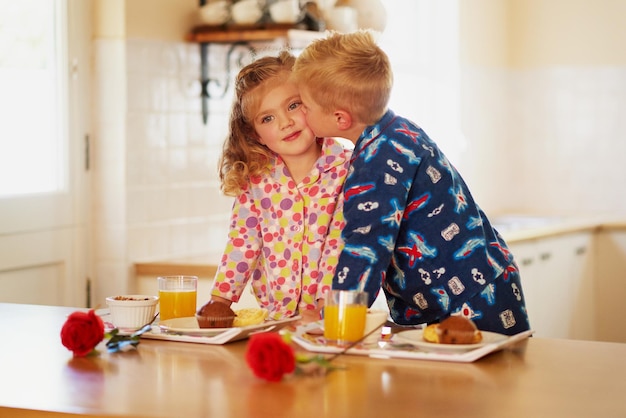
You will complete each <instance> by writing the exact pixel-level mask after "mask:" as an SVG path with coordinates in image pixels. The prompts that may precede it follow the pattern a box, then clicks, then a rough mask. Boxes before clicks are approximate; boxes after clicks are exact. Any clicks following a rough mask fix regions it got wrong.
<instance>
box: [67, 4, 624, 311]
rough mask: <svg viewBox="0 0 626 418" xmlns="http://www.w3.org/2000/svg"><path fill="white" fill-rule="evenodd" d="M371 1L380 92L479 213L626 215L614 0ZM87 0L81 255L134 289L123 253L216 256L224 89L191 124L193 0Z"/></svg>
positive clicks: (264, 49)
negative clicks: (382, 20)
mask: <svg viewBox="0 0 626 418" xmlns="http://www.w3.org/2000/svg"><path fill="white" fill-rule="evenodd" d="M382 3H383V4H384V5H385V7H386V12H387V23H388V24H387V27H386V29H385V31H384V32H383V34H382V36H381V45H382V46H383V47H384V48H385V50H386V51H387V52H388V53H389V55H390V57H391V60H392V63H393V65H394V71H395V74H396V82H395V88H394V89H395V90H394V95H393V98H392V103H391V107H392V108H393V109H394V110H395V111H396V112H398V113H402V114H403V115H405V116H408V117H410V118H411V119H413V120H414V121H416V122H417V123H418V124H421V125H422V126H423V127H424V128H425V129H426V131H427V132H429V134H430V136H431V137H432V138H433V139H434V140H435V141H437V142H438V143H439V144H440V145H441V147H442V149H444V151H446V153H447V154H448V156H449V158H450V159H451V161H452V162H453V163H454V164H455V165H456V166H457V167H458V168H459V169H460V171H461V173H462V174H463V176H464V178H465V179H466V181H467V182H468V183H469V185H470V187H471V189H472V191H473V193H474V195H475V196H476V198H477V200H478V201H479V202H480V203H481V206H483V208H484V209H485V210H486V211H487V213H488V214H490V215H491V216H492V217H494V218H495V217H498V216H503V215H510V214H522V215H533V216H549V217H561V218H569V217H596V216H602V217H607V218H614V217H618V218H619V217H621V219H624V218H626V197H625V196H624V180H626V164H624V163H623V158H624V157H623V156H624V155H626V141H625V140H624V139H625V138H624V132H625V131H626V118H624V109H625V108H626V49H624V40H625V39H626V29H625V28H624V27H623V25H622V22H623V16H626V2H624V1H622V0H594V1H591V0H472V1H462V0H436V1H435V0H382ZM91 5H92V10H91V12H92V16H93V21H92V24H93V27H92V33H93V40H92V43H91V59H92V63H91V64H92V65H93V68H92V73H91V83H90V97H91V102H90V106H89V112H88V113H89V115H88V116H87V119H89V120H90V127H89V135H90V137H91V141H92V144H91V150H92V154H91V160H92V163H91V170H90V174H89V187H88V193H87V198H88V199H89V206H88V210H87V212H88V216H87V222H88V225H89V228H88V230H89V232H88V234H87V243H86V245H87V248H88V251H87V252H88V255H87V266H86V268H85V270H86V272H87V276H88V278H89V280H90V283H91V298H90V300H91V303H92V304H94V305H101V306H102V305H103V304H104V303H103V302H104V297H105V296H108V295H111V294H119V293H124V292H130V291H135V290H136V281H135V273H134V265H135V263H137V262H148V261H155V260H173V259H185V258H194V259H198V258H200V259H205V260H206V262H207V263H216V262H217V261H218V259H219V255H220V252H221V251H222V246H223V242H224V237H225V235H226V233H227V226H228V218H229V215H230V206H231V199H229V198H225V197H223V196H221V194H220V192H219V184H218V179H217V171H216V162H217V159H218V157H219V153H220V149H221V143H222V140H223V138H224V136H225V135H226V130H227V119H228V112H229V108H230V103H231V92H230V91H228V92H227V94H226V95H225V96H224V97H223V98H215V99H211V100H210V102H209V105H210V108H209V118H208V122H207V124H206V125H205V124H203V122H202V118H201V103H200V99H199V93H200V85H199V82H198V80H199V78H200V55H199V49H200V48H199V45H198V44H194V43H189V42H186V41H185V40H184V38H185V35H186V34H187V33H189V31H190V30H191V29H192V28H193V27H194V26H195V25H197V24H198V23H199V21H198V2H197V0H176V1H172V0H94V1H92V3H91ZM87 24H88V23H87ZM283 43H284V40H276V41H275V42H270V43H260V44H255V46H256V48H257V50H259V51H260V53H273V52H274V51H276V49H277V48H280V47H281V46H282V45H283ZM227 49H228V45H219V44H212V45H211V46H210V48H209V59H210V74H211V77H212V78H217V79H219V80H227V79H232V77H233V76H234V74H235V72H236V70H237V68H236V64H237V63H236V62H233V65H232V67H233V68H232V71H231V73H230V74H229V73H226V65H225V60H226V51H227ZM246 59H247V58H246V57H244V61H245V60H246ZM234 61H236V60H234ZM215 87H216V86H213V88H215ZM218 90H219V89H218ZM80 285H81V286H82V284H80ZM58 304H69V305H77V304H81V305H82V304H83V299H77V298H76V297H74V296H72V297H69V296H68V297H65V298H61V300H60V301H58Z"/></svg>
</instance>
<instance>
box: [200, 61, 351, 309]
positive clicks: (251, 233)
mask: <svg viewBox="0 0 626 418" xmlns="http://www.w3.org/2000/svg"><path fill="white" fill-rule="evenodd" d="M294 62H295V58H294V57H293V56H292V55H291V54H289V53H288V52H286V51H283V52H281V53H280V54H279V55H278V56H277V57H263V58H259V59H257V60H256V61H254V62H252V63H251V64H249V65H247V66H246V67H244V68H243V69H241V71H240V72H239V74H238V75H237V78H236V80H235V99H234V104H233V107H232V112H231V116H230V133H229V136H228V138H227V139H226V142H225V143H224V149H223V153H222V156H221V160H220V166H219V173H220V180H221V182H222V184H221V187H222V191H223V192H224V193H225V194H226V195H229V196H234V197H236V199H235V203H234V206H233V210H232V218H231V226H230V233H229V236H228V242H227V244H226V249H225V251H224V254H223V256H222V260H221V262H220V265H219V268H218V271H217V274H216V277H215V281H214V284H213V288H212V290H211V298H212V300H217V301H220V302H224V303H227V304H229V305H230V304H231V303H232V302H237V301H238V300H239V298H240V296H241V293H242V291H243V290H244V287H245V286H246V284H247V283H248V281H250V280H252V283H251V285H252V289H253V291H254V294H255V296H256V299H257V301H258V302H259V305H260V306H261V307H262V308H265V309H267V310H268V311H269V319H274V320H277V319H281V318H288V317H291V316H294V315H297V314H301V315H302V316H303V320H305V321H307V320H314V319H319V310H320V308H321V306H322V305H323V297H324V294H325V293H326V292H327V291H328V290H329V289H330V286H331V282H332V277H333V274H334V270H335V265H336V264H337V257H338V254H339V252H340V250H341V247H342V245H341V239H340V234H341V228H342V227H343V216H342V210H341V209H342V197H341V196H342V195H341V189H342V186H343V181H344V179H345V177H346V175H347V173H348V166H349V163H350V155H351V152H350V151H349V150H346V149H344V147H343V146H342V145H341V143H340V142H338V141H336V140H334V139H332V138H324V139H321V138H316V137H315V135H314V134H313V132H312V131H311V130H310V129H309V127H308V126H307V124H306V120H305V116H304V113H303V112H302V102H301V101H300V95H299V93H298V89H297V87H296V85H295V84H294V83H293V82H292V81H291V80H290V74H291V67H292V66H293V64H294ZM318 301H319V302H318Z"/></svg>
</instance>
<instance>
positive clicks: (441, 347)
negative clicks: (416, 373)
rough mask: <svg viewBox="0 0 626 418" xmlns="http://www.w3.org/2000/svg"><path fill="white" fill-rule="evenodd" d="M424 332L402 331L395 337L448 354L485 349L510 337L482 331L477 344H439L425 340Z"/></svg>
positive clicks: (423, 347) (420, 330) (418, 330)
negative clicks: (481, 337) (480, 338)
mask: <svg viewBox="0 0 626 418" xmlns="http://www.w3.org/2000/svg"><path fill="white" fill-rule="evenodd" d="M423 333H424V330H422V329H416V330H411V331H402V332H399V333H397V334H395V336H394V340H396V339H397V340H403V341H405V342H408V343H410V344H413V345H414V346H416V347H419V348H422V349H425V350H429V351H446V352H455V351H456V352H458V351H467V350H474V349H475V348H479V347H483V346H485V345H487V344H491V343H497V342H500V341H503V340H506V339H507V338H508V337H507V336H506V335H503V334H498V333H495V332H488V331H481V333H482V334H483V340H482V341H481V342H479V343H477V344H437V343H431V342H428V341H426V340H424V337H423Z"/></svg>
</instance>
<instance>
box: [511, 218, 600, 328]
mask: <svg viewBox="0 0 626 418" xmlns="http://www.w3.org/2000/svg"><path fill="white" fill-rule="evenodd" d="M509 247H510V249H511V251H512V252H513V255H514V257H515V259H516V260H517V264H518V266H519V268H520V274H521V281H522V290H523V292H524V297H525V300H526V308H527V310H528V316H529V319H530V325H531V328H532V329H533V330H534V331H535V335H536V336H537V337H546V338H573V339H585V340H592V339H594V338H595V327H594V326H595V307H594V303H595V298H594V293H593V292H594V278H593V274H594V271H593V232H592V231H591V230H589V231H582V232H571V233H565V234H561V235H554V236H549V237H545V238H540V239H533V240H525V241H519V242H512V243H509Z"/></svg>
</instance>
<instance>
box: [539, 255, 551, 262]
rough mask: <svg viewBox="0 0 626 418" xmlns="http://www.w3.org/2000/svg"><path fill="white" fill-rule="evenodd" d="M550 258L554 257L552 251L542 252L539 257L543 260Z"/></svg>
mask: <svg viewBox="0 0 626 418" xmlns="http://www.w3.org/2000/svg"><path fill="white" fill-rule="evenodd" d="M550 258H552V253H541V254H539V259H540V260H541V261H546V260H549V259H550Z"/></svg>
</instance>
